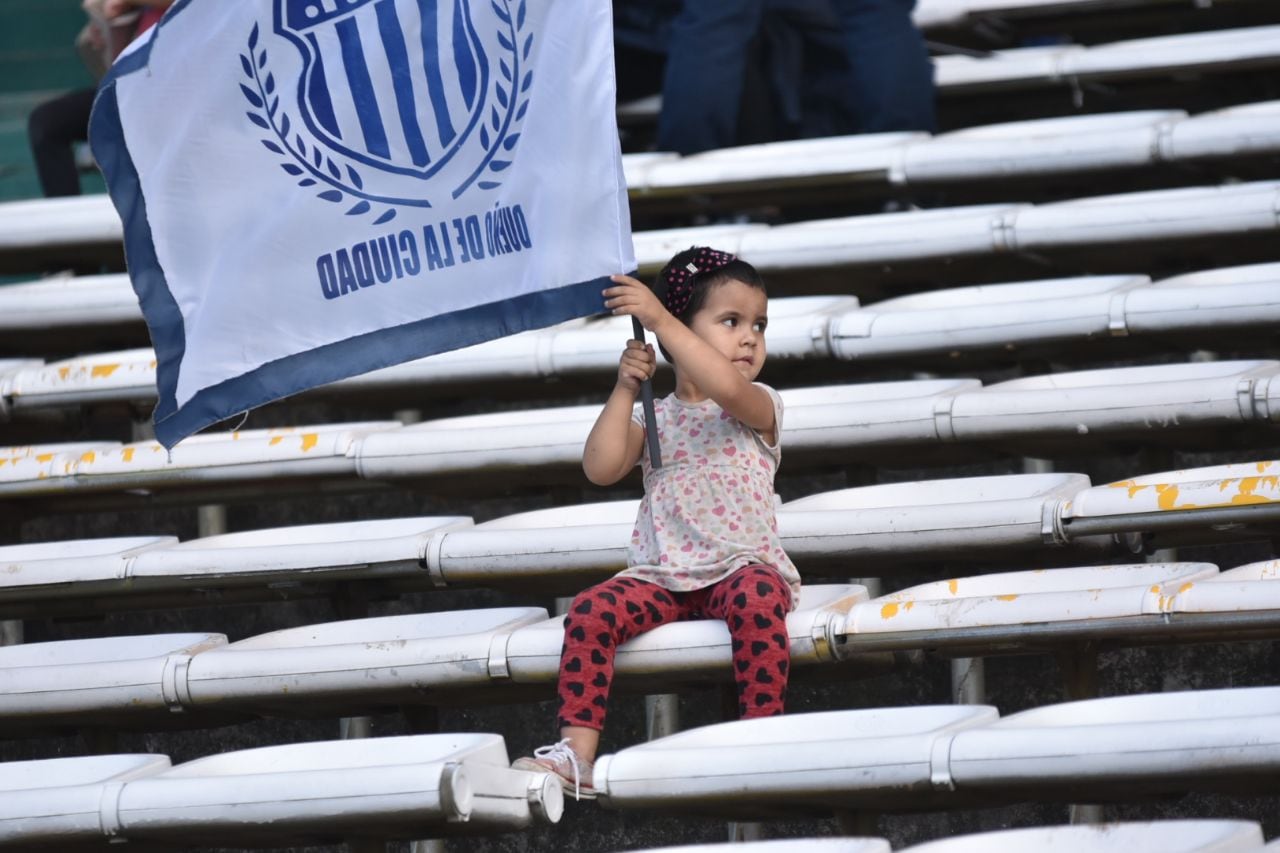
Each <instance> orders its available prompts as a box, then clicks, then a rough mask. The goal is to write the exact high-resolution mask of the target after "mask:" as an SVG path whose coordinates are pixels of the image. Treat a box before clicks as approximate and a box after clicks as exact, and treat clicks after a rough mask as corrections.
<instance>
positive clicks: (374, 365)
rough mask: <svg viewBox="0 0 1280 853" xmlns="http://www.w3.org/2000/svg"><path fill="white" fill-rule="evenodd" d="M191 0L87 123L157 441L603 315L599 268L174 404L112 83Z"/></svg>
mask: <svg viewBox="0 0 1280 853" xmlns="http://www.w3.org/2000/svg"><path fill="white" fill-rule="evenodd" d="M190 3H191V0H178V2H177V3H175V4H174V5H173V6H172V7H171V8H170V10H169V13H168V14H167V15H166V16H165V18H164V19H163V20H161V21H160V22H159V23H158V24H156V28H157V31H156V32H155V33H154V34H153V35H152V40H150V41H148V42H147V43H145V44H143V45H140V46H139V47H138V48H137V49H136V50H135V51H133V52H132V53H130V54H128V55H127V56H124V57H122V58H121V59H120V60H119V61H118V62H117V63H116V64H115V65H114V66H113V67H112V69H111V71H110V73H109V74H108V75H107V76H106V77H105V78H104V79H103V81H102V83H101V85H100V86H99V88H98V94H97V96H96V97H95V98H94V104H93V112H92V115H91V117H90V121H89V126H90V134H89V135H90V138H91V139H92V149H93V153H94V156H95V158H96V159H97V161H98V163H99V164H100V165H101V167H102V171H103V174H104V175H105V176H106V177H107V192H108V194H109V195H110V196H111V201H112V203H113V204H114V205H115V207H116V210H117V211H118V212H119V214H120V218H121V221H122V222H123V224H124V250H125V261H126V265H127V267H128V270H129V279H130V282H131V283H132V285H133V289H134V292H135V293H136V294H137V295H138V302H139V304H140V305H141V307H142V314H143V318H144V319H145V321H146V324H147V328H148V330H149V332H150V334H151V342H152V346H153V347H154V348H155V352H156V389H157V392H158V398H159V401H158V403H157V405H156V408H155V411H154V414H153V419H154V421H155V433H156V440H157V441H159V442H160V443H161V444H162V445H163V446H165V447H166V448H173V447H174V446H175V445H176V444H177V443H178V442H179V441H181V440H182V439H184V438H186V437H187V436H189V435H192V434H194V433H196V432H199V431H200V430H202V429H204V428H206V427H208V426H212V425H213V424H216V423H219V422H221V421H224V420H227V419H228V418H231V417H234V416H235V415H238V414H241V413H242V412H245V411H247V410H249V409H253V408H257V407H258V406H262V405H265V404H267V403H270V402H273V401H275V400H279V399H282V398H285V397H288V396H291V395H294V394H297V393H299V392H301V391H305V390H307V389H310V388H312V387H315V386H317V385H324V384H327V383H330V382H336V381H338V380H340V379H346V378H349V377H351V376H357V375H359V374H362V373H367V372H369V371H372V370H377V369H379V368H383V367H390V366H392V365H395V364H400V363H403V362H406V361H411V360H413V359H417V358H423V357H425V356H429V355H435V354H437V353H442V352H447V351H450V350H454V349H459V348H461V347H466V346H471V345H473V344H478V343H482V342H484V341H487V340H492V339H495V338H500V337H505V336H507V335H513V334H516V333H518V332H523V331H528V330H530V329H539V328H543V327H545V326H550V325H553V324H555V323H560V322H564V321H566V320H571V319H574V318H575V317H583V316H587V315H590V314H598V313H602V311H603V308H604V298H603V297H602V296H601V293H600V292H601V290H603V289H604V288H606V287H609V286H610V285H611V283H612V282H610V280H609V279H608V277H603V276H602V277H600V278H595V279H590V280H588V281H582V282H577V283H574V284H569V285H565V286H563V287H558V288H552V289H547V290H541V291H536V292H533V293H526V294H523V295H520V296H516V297H512V298H510V299H505V300H502V301H500V302H491V303H487V304H484V305H478V306H475V307H472V308H468V309H464V310H461V311H454V312H451V313H448V314H440V315H437V316H434V317H428V318H425V319H422V320H417V321H414V322H412V323H406V324H404V325H401V326H394V327H390V328H386V329H379V330H377V331H374V332H369V333H367V334H363V335H358V336H356V337H353V338H347V339H346V340H342V341H336V342H334V343H331V344H326V345H324V346H320V347H317V348H315V349H311V350H307V351H306V352H301V353H296V354H294V355H291V356H286V357H285V358H282V359H278V360H276V361H272V362H269V363H267V364H264V365H262V366H261V367H258V368H256V369H254V370H252V371H250V372H248V373H245V374H242V375H240V376H236V377H232V378H231V379H228V380H226V381H224V382H220V383H218V384H217V385H213V386H211V387H208V388H203V389H201V390H200V391H198V392H197V393H196V394H195V395H194V396H193V397H192V398H191V399H190V400H188V401H187V402H186V403H184V404H182V405H181V406H179V405H178V401H177V385H178V372H179V369H180V367H181V364H182V359H183V356H184V354H185V352H186V333H185V327H184V323H183V319H182V314H181V312H180V311H179V310H178V304H177V302H176V301H175V300H174V298H173V294H172V292H171V291H170V289H169V282H168V280H167V279H166V277H165V273H164V270H163V268H162V267H161V265H160V261H159V258H158V257H157V255H156V248H155V243H154V240H153V237H152V233H151V225H150V222H149V220H148V218H147V208H146V199H145V198H144V197H143V195H142V186H141V181H140V178H139V176H138V170H137V167H136V166H135V164H134V162H133V158H132V157H131V156H130V154H129V150H128V147H127V146H126V144H125V139H124V128H123V126H122V125H121V122H120V107H119V102H118V100H117V98H116V87H115V83H116V81H117V80H118V79H119V78H120V77H122V76H124V75H126V74H130V73H133V72H135V71H138V70H140V69H144V68H145V67H146V65H147V62H148V61H149V59H150V53H151V43H152V41H153V40H154V39H155V38H159V37H160V31H159V28H160V27H162V26H164V24H165V23H167V22H168V21H170V20H172V18H173V17H174V16H175V15H177V14H179V13H181V12H182V11H183V9H184V8H185V7H187V6H188V5H190ZM233 401H239V402H233Z"/></svg>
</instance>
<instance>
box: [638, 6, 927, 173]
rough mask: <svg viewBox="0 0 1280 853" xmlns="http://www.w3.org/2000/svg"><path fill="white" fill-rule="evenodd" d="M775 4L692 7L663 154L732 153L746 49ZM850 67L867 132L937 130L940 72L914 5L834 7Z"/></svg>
mask: <svg viewBox="0 0 1280 853" xmlns="http://www.w3.org/2000/svg"><path fill="white" fill-rule="evenodd" d="M766 2H767V0H685V3H684V7H683V8H682V9H681V11H680V14H679V16H678V17H677V18H676V20H675V22H674V23H673V25H672V30H671V41H670V44H669V46H668V49H667V69H666V77H665V80H664V82H663V89H662V99H663V103H662V115H661V117H660V118H659V121H658V148H659V149H660V150H663V151H677V152H679V153H681V154H692V153H695V152H697V151H706V150H709V149H712V148H723V147H725V146H728V145H732V144H733V142H734V139H735V135H736V131H737V127H738V114H739V110H740V108H741V101H742V81H743V77H744V74H745V72H746V63H747V53H748V47H749V45H750V44H751V41H752V39H753V38H754V37H755V35H756V33H757V32H758V31H759V28H760V22H761V18H762V17H763V14H764V11H765V5H766ZM829 2H830V4H831V10H832V11H833V12H834V13H835V15H836V18H837V19H838V20H839V22H840V27H841V30H842V33H843V37H844V41H845V46H846V49H847V54H848V61H849V65H850V69H851V73H850V78H849V93H848V96H849V99H850V102H851V103H850V107H851V109H852V111H853V112H854V114H855V115H857V116H858V118H859V122H858V123H859V129H860V130H861V131H863V132H865V133H876V132H880V131H887V130H927V131H932V130H933V129H934V110H933V66H932V64H931V63H930V62H929V55H928V52H927V51H926V49H925V46H924V39H923V38H922V37H921V35H920V32H919V30H917V29H916V27H915V25H914V24H913V23H912V22H911V9H912V7H914V5H915V0H829Z"/></svg>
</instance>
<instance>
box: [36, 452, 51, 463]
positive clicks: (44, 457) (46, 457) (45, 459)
mask: <svg viewBox="0 0 1280 853" xmlns="http://www.w3.org/2000/svg"><path fill="white" fill-rule="evenodd" d="M36 461H37V462H52V461H53V454H52V453H41V454H40V455H39V456H37V457H36Z"/></svg>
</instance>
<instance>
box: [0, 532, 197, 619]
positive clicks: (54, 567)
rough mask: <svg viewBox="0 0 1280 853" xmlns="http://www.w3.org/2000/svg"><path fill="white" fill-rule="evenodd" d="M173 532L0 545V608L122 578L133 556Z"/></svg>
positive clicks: (80, 595)
mask: <svg viewBox="0 0 1280 853" xmlns="http://www.w3.org/2000/svg"><path fill="white" fill-rule="evenodd" d="M177 542H178V540H177V537H174V536H124V537H114V538H107V539H73V540H67V541H61V542H39V543H32V544H27V545H6V546H3V547H0V565H3V566H4V567H5V569H6V570H5V571H4V572H0V607H3V608H5V610H6V612H7V611H8V609H9V608H15V609H20V608H23V606H24V603H25V604H26V605H27V606H31V605H30V603H31V602H37V604H36V605H35V608H36V609H35V610H34V611H33V613H39V609H38V608H39V606H40V604H43V605H45V606H49V605H50V604H52V603H53V602H54V601H58V600H64V599H72V600H75V599H91V598H92V597H93V596H94V595H95V594H96V593H98V592H100V591H102V590H103V589H106V588H112V587H116V586H119V585H122V584H124V583H125V579H126V578H128V575H129V565H130V562H131V561H132V560H133V558H134V557H135V556H137V555H138V554H140V553H142V552H144V551H145V550H147V549H149V548H164V547H167V546H170V545H175V544H177Z"/></svg>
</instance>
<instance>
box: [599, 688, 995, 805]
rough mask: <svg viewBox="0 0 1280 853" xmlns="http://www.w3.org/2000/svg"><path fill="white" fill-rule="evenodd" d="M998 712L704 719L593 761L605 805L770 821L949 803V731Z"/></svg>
mask: <svg viewBox="0 0 1280 853" xmlns="http://www.w3.org/2000/svg"><path fill="white" fill-rule="evenodd" d="M997 719H998V716H997V713H996V709H995V708H991V707H987V706H981V705H978V706H974V705H917V706H913V707H904V708H872V709H864V710H857V711H824V712H816V713H810V714H790V715H786V716H782V717H765V718H760V719H754V720H738V721H735V722H731V723H720V724H717V725H711V726H704V727H702V728H697V729H690V730H688V731H684V732H679V733H678V734H674V735H669V736H667V737H664V738H659V739H658V740H654V741H650V742H648V743H643V744H639V745H637V746H632V747H628V748H626V749H623V750H621V751H619V752H617V753H614V754H609V755H601V756H600V757H599V758H597V759H596V763H595V769H594V773H595V775H594V785H595V788H596V790H597V791H598V792H599V800H598V802H600V803H601V805H604V806H606V807H608V808H616V809H645V810H648V811H661V812H667V813H669V812H693V813H697V814H700V815H710V816H720V817H740V818H743V819H747V820H760V819H763V818H777V817H785V816H788V815H795V814H796V813H797V812H803V813H806V814H810V815H812V814H813V813H814V812H815V811H819V810H827V811H828V812H831V811H839V810H848V809H853V808H860V807H861V808H865V807H877V806H878V807H882V808H885V809H894V810H898V809H908V808H911V807H913V806H914V807H923V806H925V805H927V804H933V805H938V806H942V805H944V804H945V803H946V802H947V798H946V793H947V791H946V788H945V785H944V784H939V783H941V782H945V776H942V777H941V778H938V777H939V775H940V774H944V773H945V772H946V769H947V768H946V753H945V751H941V750H939V745H942V746H945V745H946V744H947V743H948V742H950V741H951V739H952V737H953V736H954V735H955V733H957V732H960V731H964V730H966V729H969V728H980V727H982V726H984V725H989V724H991V723H993V722H995V721H996V720H997Z"/></svg>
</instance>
